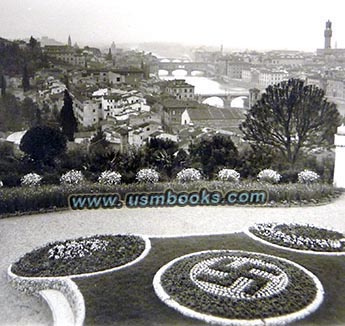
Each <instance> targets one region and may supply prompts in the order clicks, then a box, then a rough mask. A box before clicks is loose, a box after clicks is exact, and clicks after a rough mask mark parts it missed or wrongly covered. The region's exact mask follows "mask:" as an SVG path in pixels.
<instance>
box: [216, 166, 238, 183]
mask: <svg viewBox="0 0 345 326" xmlns="http://www.w3.org/2000/svg"><path fill="white" fill-rule="evenodd" d="M218 179H219V180H222V181H232V182H238V181H239V180H240V174H239V173H238V172H237V171H235V170H233V169H221V170H220V171H219V172H218Z"/></svg>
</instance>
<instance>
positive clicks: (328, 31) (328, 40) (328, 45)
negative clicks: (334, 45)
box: [324, 20, 332, 49]
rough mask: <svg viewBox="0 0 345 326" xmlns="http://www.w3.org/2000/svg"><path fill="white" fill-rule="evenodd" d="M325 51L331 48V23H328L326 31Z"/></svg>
mask: <svg viewBox="0 0 345 326" xmlns="http://www.w3.org/2000/svg"><path fill="white" fill-rule="evenodd" d="M324 35H325V49H330V48H331V38H332V23H331V21H329V20H328V21H327V22H326V29H325V33H324Z"/></svg>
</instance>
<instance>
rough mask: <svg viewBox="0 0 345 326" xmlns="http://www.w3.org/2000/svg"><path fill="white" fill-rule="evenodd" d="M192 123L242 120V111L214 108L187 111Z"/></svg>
mask: <svg viewBox="0 0 345 326" xmlns="http://www.w3.org/2000/svg"><path fill="white" fill-rule="evenodd" d="M187 111H188V114H189V117H190V118H191V120H192V121H198V120H242V119H244V111H243V110H242V109H235V108H231V109H223V108H214V107H204V108H194V109H187Z"/></svg>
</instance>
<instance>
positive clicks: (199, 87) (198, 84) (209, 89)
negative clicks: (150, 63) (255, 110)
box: [159, 70, 246, 108]
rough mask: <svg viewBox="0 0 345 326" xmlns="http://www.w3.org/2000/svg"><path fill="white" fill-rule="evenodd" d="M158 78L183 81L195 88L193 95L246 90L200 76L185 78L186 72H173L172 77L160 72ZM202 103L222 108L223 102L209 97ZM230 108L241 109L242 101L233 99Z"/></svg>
mask: <svg viewBox="0 0 345 326" xmlns="http://www.w3.org/2000/svg"><path fill="white" fill-rule="evenodd" d="M159 78H160V79H162V80H172V79H185V80H186V82H187V83H188V84H191V85H193V86H195V94H226V93H231V92H242V91H245V90H246V89H245V88H241V87H231V86H229V85H227V84H224V83H220V82H219V81H217V80H214V79H211V78H208V77H205V76H202V75H195V76H186V71H184V70H176V71H174V72H173V76H171V75H170V76H167V75H164V74H162V72H161V71H160V74H159ZM204 103H207V104H210V105H213V106H218V107H223V101H222V99H220V98H218V97H210V98H208V99H206V100H205V101H204ZM231 106H232V107H238V108H243V99H242V98H236V99H234V100H233V101H232V103H231Z"/></svg>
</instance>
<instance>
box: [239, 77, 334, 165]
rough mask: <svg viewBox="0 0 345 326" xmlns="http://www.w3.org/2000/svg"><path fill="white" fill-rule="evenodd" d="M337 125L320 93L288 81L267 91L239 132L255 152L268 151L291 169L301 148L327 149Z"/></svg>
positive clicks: (329, 106)
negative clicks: (281, 157) (285, 162)
mask: <svg viewBox="0 0 345 326" xmlns="http://www.w3.org/2000/svg"><path fill="white" fill-rule="evenodd" d="M339 124H340V114H339V112H338V110H337V109H336V105H335V104H334V103H331V102H328V101H327V99H326V98H325V92H324V91H323V90H322V89H320V88H318V87H316V86H315V85H305V83H304V81H303V80H299V79H290V80H288V81H283V82H281V83H279V84H276V85H271V86H269V87H268V88H266V91H265V92H264V93H263V94H262V97H261V99H260V100H259V101H258V102H257V103H256V104H255V105H254V106H253V107H252V108H251V109H250V110H249V112H248V114H247V116H246V119H245V121H244V122H243V123H242V124H241V126H240V129H241V130H242V132H243V133H244V135H245V139H246V140H248V141H250V142H251V143H252V145H253V146H255V147H256V149H257V150H260V149H261V148H263V147H267V146H268V147H271V148H273V149H275V150H278V151H279V152H280V153H281V154H282V156H283V158H284V159H285V160H286V161H287V162H289V164H291V165H294V164H295V162H296V161H297V160H298V158H299V156H300V154H301V150H302V149H303V148H305V149H312V148H316V147H327V146H330V145H331V144H332V140H333V135H334V133H335V132H336V128H337V126H338V125H339Z"/></svg>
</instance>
